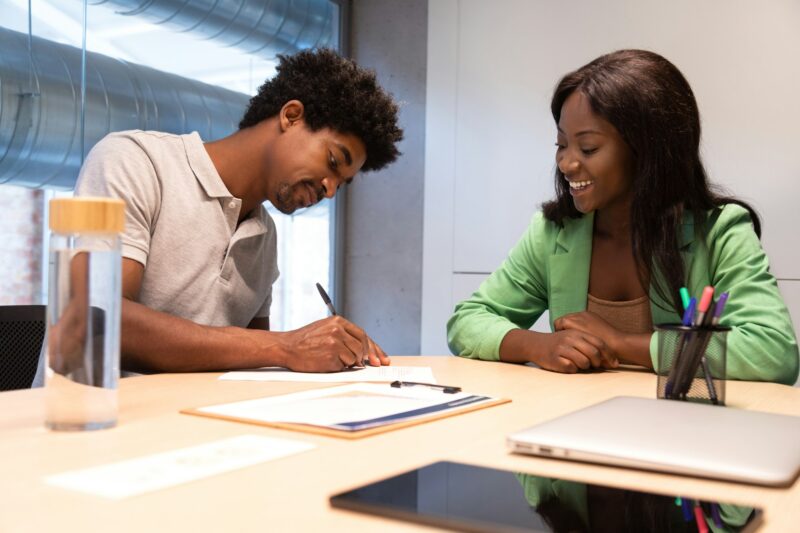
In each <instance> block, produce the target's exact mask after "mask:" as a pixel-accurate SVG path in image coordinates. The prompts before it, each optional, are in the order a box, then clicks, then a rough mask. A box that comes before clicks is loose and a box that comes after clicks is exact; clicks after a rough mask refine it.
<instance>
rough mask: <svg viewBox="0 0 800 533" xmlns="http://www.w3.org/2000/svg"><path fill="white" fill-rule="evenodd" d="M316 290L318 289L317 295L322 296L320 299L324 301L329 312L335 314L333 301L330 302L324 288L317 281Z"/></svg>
mask: <svg viewBox="0 0 800 533" xmlns="http://www.w3.org/2000/svg"><path fill="white" fill-rule="evenodd" d="M317 290H318V291H319V295H320V296H322V301H323V302H325V305H327V306H328V310H329V311H330V312H331V314H332V315H333V316H337V315H336V308H335V307H333V302H331V298H330V296H328V293H327V292H325V289H323V288H322V285H320V284H319V283H317Z"/></svg>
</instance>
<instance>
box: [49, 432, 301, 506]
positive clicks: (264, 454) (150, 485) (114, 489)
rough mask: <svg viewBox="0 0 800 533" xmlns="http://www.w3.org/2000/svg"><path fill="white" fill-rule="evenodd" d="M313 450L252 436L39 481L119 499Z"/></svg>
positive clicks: (294, 443)
mask: <svg viewBox="0 0 800 533" xmlns="http://www.w3.org/2000/svg"><path fill="white" fill-rule="evenodd" d="M312 448H314V445H313V444H309V443H306V442H301V441H294V440H288V439H276V438H272V437H262V436H258V435H240V436H238V437H233V438H230V439H224V440H219V441H214V442H210V443H208V444H201V445H200V446H192V447H190V448H181V449H178V450H173V451H169V452H164V453H157V454H154V455H147V456H144V457H139V458H136V459H129V460H126V461H120V462H118V463H111V464H108V465H102V466H97V467H93V468H87V469H84V470H74V471H71V472H65V473H63V474H57V475H54V476H50V477H47V478H45V483H47V484H49V485H55V486H58V487H62V488H65V489H71V490H76V491H80V492H86V493H88V494H93V495H95V496H102V497H104V498H110V499H115V500H116V499H122V498H127V497H129V496H137V495H139V494H144V493H146V492H151V491H154V490H159V489H163V488H166V487H172V486H174V485H179V484H181V483H186V482H188V481H194V480H197V479H202V478H206V477H210V476H213V475H215V474H220V473H223V472H228V471H231V470H237V469H239V468H244V467H246V466H251V465H254V464H258V463H263V462H266V461H271V460H273V459H278V458H281V457H286V456H287V455H293V454H296V453H300V452H304V451H306V450H310V449H312Z"/></svg>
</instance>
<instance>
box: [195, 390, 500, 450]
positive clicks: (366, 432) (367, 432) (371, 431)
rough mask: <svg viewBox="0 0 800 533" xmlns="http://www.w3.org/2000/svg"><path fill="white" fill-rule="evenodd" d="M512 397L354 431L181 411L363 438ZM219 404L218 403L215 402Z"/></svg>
mask: <svg viewBox="0 0 800 533" xmlns="http://www.w3.org/2000/svg"><path fill="white" fill-rule="evenodd" d="M510 402H511V400H510V399H506V398H496V399H492V400H490V401H487V402H482V403H479V404H468V405H465V406H464V407H457V408H453V409H448V410H446V411H440V412H436V413H432V414H430V415H424V416H421V417H418V418H414V419H412V420H401V421H398V422H392V423H389V424H386V425H382V426H377V427H371V428H367V429H359V430H354V431H348V430H343V429H334V428H327V427H321V426H314V425H310V424H296V423H289V422H267V421H264V420H256V419H252V418H246V417H238V416H229V415H222V414H218V413H209V412H206V411H201V410H200V409H201V408H194V409H182V410H181V411H180V412H181V413H183V414H187V415H196V416H205V417H208V418H216V419H219V420H230V421H233V422H242V423H245V424H254V425H257V426H264V427H271V428H278V429H288V430H291V431H301V432H303V433H313V434H315V435H325V436H328V437H337V438H340V439H349V440H353V439H361V438H364V437H371V436H372V435H378V434H380V433H386V432H388V431H394V430H396V429H401V428H406V427H410V426H416V425H418V424H425V423H427V422H432V421H434V420H440V419H442V418H448V417H451V416H457V415H461V414H464V413H469V412H472V411H477V410H479V409H485V408H487V407H494V406H496V405H502V404H504V403H510ZM215 405H218V404H215Z"/></svg>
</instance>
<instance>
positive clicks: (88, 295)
mask: <svg viewBox="0 0 800 533" xmlns="http://www.w3.org/2000/svg"><path fill="white" fill-rule="evenodd" d="M124 223H125V203H124V202H123V201H122V200H117V199H111V198H59V199H55V200H51V201H50V223H49V225H50V230H51V236H50V279H49V287H48V303H47V335H46V343H47V346H46V350H47V366H46V368H45V398H46V415H45V425H46V426H47V427H48V428H50V429H55V430H85V429H102V428H108V427H113V426H114V425H116V423H117V382H118V381H119V360H120V308H121V305H122V286H121V280H122V260H121V256H120V239H119V235H120V233H121V232H122V229H123V227H124Z"/></svg>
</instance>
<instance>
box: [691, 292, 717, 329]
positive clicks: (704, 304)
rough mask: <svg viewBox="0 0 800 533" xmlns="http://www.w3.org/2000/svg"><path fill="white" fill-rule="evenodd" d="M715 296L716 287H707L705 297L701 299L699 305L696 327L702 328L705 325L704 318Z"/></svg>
mask: <svg viewBox="0 0 800 533" xmlns="http://www.w3.org/2000/svg"><path fill="white" fill-rule="evenodd" d="M713 296H714V287H712V286H711V285H707V286H706V288H705V289H703V295H702V296H701V297H700V303H699V304H697V319H696V320H695V321H694V325H695V326H701V325H702V324H703V318H705V316H706V311H708V308H709V306H710V305H711V298H712V297H713Z"/></svg>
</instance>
